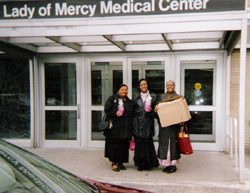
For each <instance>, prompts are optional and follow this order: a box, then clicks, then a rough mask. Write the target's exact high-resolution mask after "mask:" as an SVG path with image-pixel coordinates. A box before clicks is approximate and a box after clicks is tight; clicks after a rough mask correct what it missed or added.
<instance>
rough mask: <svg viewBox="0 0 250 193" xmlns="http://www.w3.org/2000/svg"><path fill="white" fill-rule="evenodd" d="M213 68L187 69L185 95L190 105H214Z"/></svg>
mask: <svg viewBox="0 0 250 193" xmlns="http://www.w3.org/2000/svg"><path fill="white" fill-rule="evenodd" d="M213 76H214V71H213V69H212V68H207V69H185V97H186V100H187V103H188V104H189V105H213Z"/></svg>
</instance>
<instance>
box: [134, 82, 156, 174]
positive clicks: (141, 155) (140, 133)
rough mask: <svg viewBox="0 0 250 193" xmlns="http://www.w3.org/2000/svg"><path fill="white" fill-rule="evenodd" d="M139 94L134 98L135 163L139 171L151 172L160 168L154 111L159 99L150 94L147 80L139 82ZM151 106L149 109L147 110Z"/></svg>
mask: <svg viewBox="0 0 250 193" xmlns="http://www.w3.org/2000/svg"><path fill="white" fill-rule="evenodd" d="M138 90H139V92H140V93H139V94H137V95H136V96H135V97H134V103H135V104H134V119H133V127H134V130H133V133H134V138H135V154H134V162H135V165H136V166H138V170H139V171H142V170H150V169H152V168H153V167H158V166H159V163H158V159H157V156H156V152H155V147H154V143H153V135H154V111H153V110H152V109H154V108H155V105H156V101H157V97H156V94H154V93H150V92H149V90H148V83H147V81H146V80H145V79H141V80H140V81H139V86H138ZM148 104H150V107H149V109H146V108H147V107H146V106H147V105H148Z"/></svg>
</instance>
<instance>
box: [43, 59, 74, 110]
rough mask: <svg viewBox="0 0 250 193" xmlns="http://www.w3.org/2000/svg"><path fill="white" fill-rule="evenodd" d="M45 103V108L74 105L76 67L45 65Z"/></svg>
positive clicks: (65, 64)
mask: <svg viewBox="0 0 250 193" xmlns="http://www.w3.org/2000/svg"><path fill="white" fill-rule="evenodd" d="M45 103H46V105H47V106H75V105H76V65H75V64H74V63H72V64H71V63H62V64H60V63H52V64H49V63H47V64H45Z"/></svg>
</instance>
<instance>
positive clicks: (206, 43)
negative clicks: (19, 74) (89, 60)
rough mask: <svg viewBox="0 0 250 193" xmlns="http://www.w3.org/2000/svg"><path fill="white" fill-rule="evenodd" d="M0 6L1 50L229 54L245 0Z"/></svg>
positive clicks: (87, 0) (134, 0)
mask: <svg viewBox="0 0 250 193" xmlns="http://www.w3.org/2000/svg"><path fill="white" fill-rule="evenodd" d="M0 6H1V9H0V10H1V11H0V19H1V20H0V21H1V27H0V41H1V44H0V45H1V46H0V51H1V52H2V53H8V52H13V50H12V49H13V48H15V47H16V48H18V52H20V49H19V48H22V49H24V50H26V51H28V52H31V53H91V52H94V53H98V52H114V53H119V52H155V51H160V52H166V51H184V50H221V49H222V50H224V49H226V50H228V53H229V54H230V53H231V51H232V50H233V49H234V47H235V45H236V44H237V42H238V41H239V39H240V30H241V26H242V25H241V20H242V18H243V14H244V13H245V0H239V1H237V3H235V1H234V0H228V1H227V3H226V4H225V1H223V0H192V1H177V0H176V1H173V2H172V1H169V0H166V1H163V0H147V1H141V0H128V1H121V0H111V1H104V0H103V1H90V0H85V1H78V0H76V1H67V0H65V1H53V2H51V1H42V2H40V1H39V2H35V1H15V2H13V1H2V2H1V1H0ZM13 46H14V47H13ZM10 48H11V49H10Z"/></svg>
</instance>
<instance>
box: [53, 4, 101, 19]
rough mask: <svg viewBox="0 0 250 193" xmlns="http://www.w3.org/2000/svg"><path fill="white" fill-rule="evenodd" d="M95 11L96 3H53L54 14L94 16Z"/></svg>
mask: <svg viewBox="0 0 250 193" xmlns="http://www.w3.org/2000/svg"><path fill="white" fill-rule="evenodd" d="M95 11H96V5H68V4H67V3H62V4H60V3H55V15H56V16H66V15H71V16H74V15H88V16H90V17H92V16H94V14H95Z"/></svg>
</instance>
